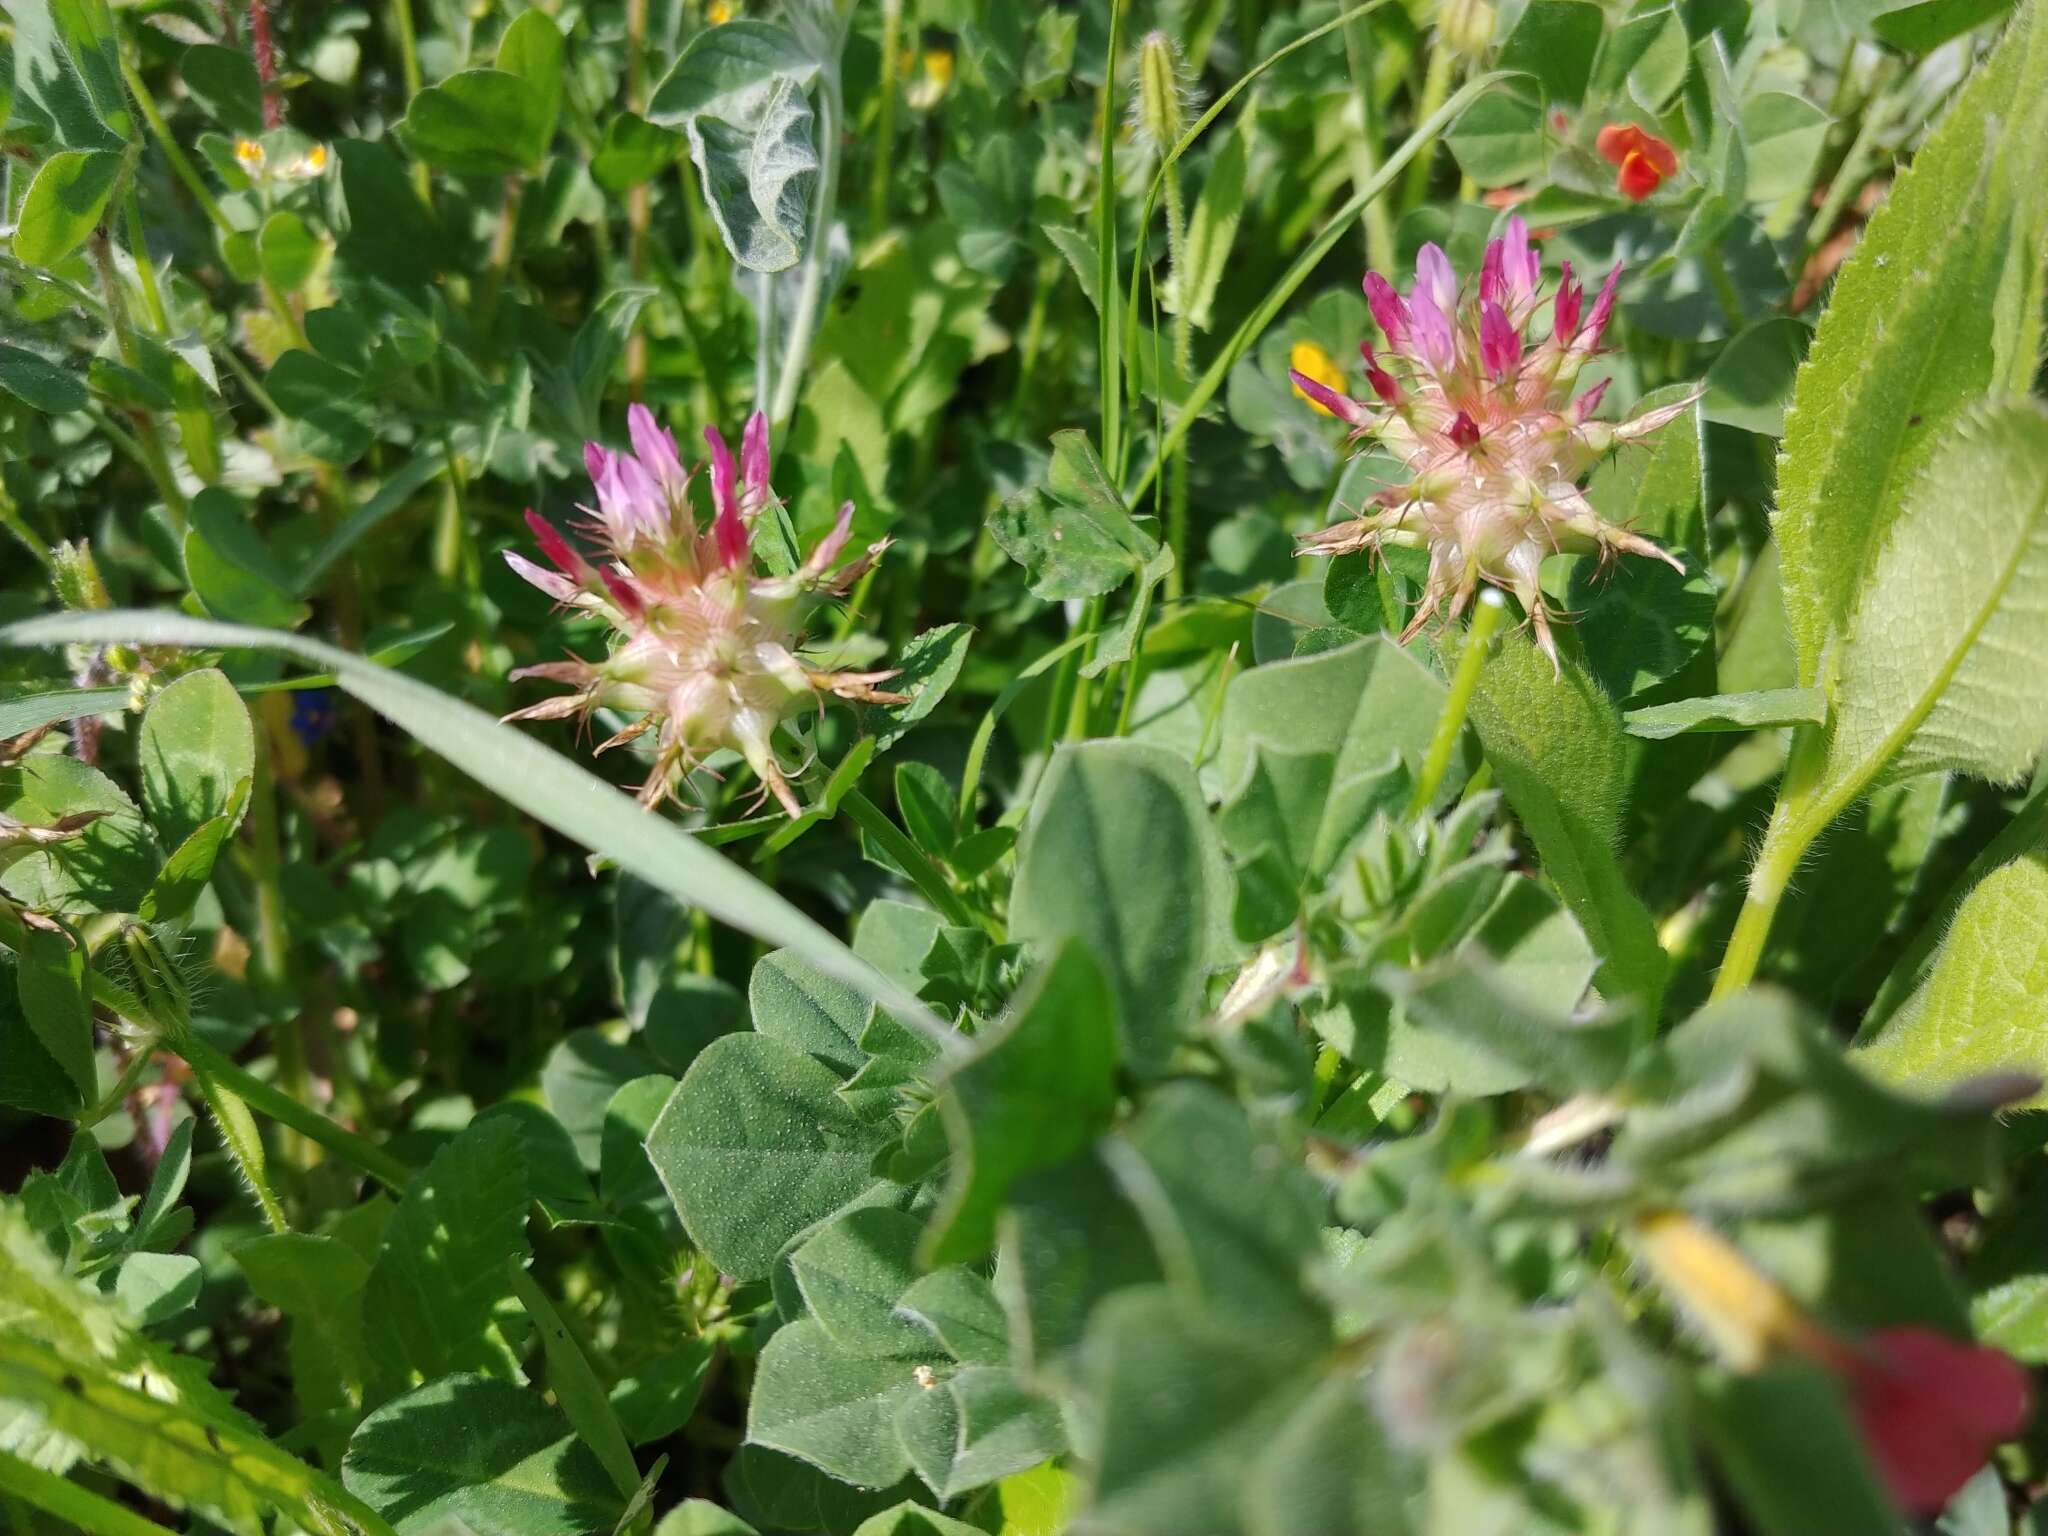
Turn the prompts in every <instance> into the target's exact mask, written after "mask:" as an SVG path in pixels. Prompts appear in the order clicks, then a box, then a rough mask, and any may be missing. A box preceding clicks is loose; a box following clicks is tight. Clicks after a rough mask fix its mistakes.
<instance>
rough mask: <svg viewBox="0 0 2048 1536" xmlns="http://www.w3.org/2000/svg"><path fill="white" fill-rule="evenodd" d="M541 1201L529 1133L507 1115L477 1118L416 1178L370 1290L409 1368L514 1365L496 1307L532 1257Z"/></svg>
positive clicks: (372, 1313)
mask: <svg viewBox="0 0 2048 1536" xmlns="http://www.w3.org/2000/svg"><path fill="white" fill-rule="evenodd" d="M531 1199H532V1193H531V1189H530V1186H529V1183H528V1179H527V1172H526V1160H525V1158H524V1156H523V1155H522V1154H521V1151H520V1146H519V1132H518V1130H517V1129H516V1128H515V1127H514V1126H512V1125H510V1124H508V1123H507V1122H505V1121H503V1120H479V1121H477V1122H476V1123H475V1124H473V1125H471V1126H470V1127H469V1128H468V1129H467V1130H465V1131H463V1132H462V1134H461V1135H459V1136H457V1137H456V1138H455V1139H454V1140H453V1141H451V1142H449V1143H448V1145H447V1146H445V1147H443V1148H442V1149H441V1150H440V1151H439V1152H437V1153H436V1154H435V1155H434V1160H433V1161H432V1162H431V1163H429V1164H428V1165H427V1166H426V1167H425V1168H424V1169H423V1170H422V1171H421V1172H419V1173H418V1174H416V1175H415V1176H414V1177H413V1181H412V1183H411V1185H409V1186H408V1187H407V1189H406V1194H405V1199H404V1200H403V1201H401V1202H400V1203H399V1207H398V1213H397V1214H396V1215H395V1216H393V1217H392V1218H391V1224H390V1225H389V1226H388V1227H386V1228H385V1231H384V1242H383V1245H382V1247H381V1248H379V1250H378V1253H377V1259H376V1262H375V1263H374V1264H373V1265H371V1267H370V1275H369V1279H368V1281H367V1282H366V1283H365V1286H364V1291H363V1308H364V1315H365V1316H366V1317H374V1318H376V1319H377V1326H378V1328H379V1330H380V1337H384V1338H387V1339H388V1340H389V1346H388V1347H389V1350H390V1354H391V1358H392V1359H393V1361H394V1363H395V1364H396V1365H397V1367H398V1368H399V1369H400V1370H401V1371H410V1372H412V1373H414V1374H415V1375H417V1376H419V1377H422V1378H426V1379H428V1380H431V1379H432V1378H434V1377H437V1376H445V1375H448V1374H449V1373H451V1372H453V1371H459V1370H464V1369H472V1370H479V1371H486V1372H496V1373H500V1374H507V1375H509V1374H511V1373H512V1372H513V1371H514V1369H515V1366H514V1362H513V1360H512V1357H511V1354H510V1351H509V1350H508V1349H507V1348H506V1345H505V1341H504V1339H503V1338H502V1337H501V1336H500V1335H499V1333H498V1329H497V1325H496V1323H495V1321H494V1320H493V1317H492V1314H493V1312H494V1311H495V1309H496V1308H497V1307H498V1305H499V1304H500V1303H501V1302H503V1301H504V1300H505V1299H506V1298H507V1297H509V1296H510V1295H511V1283H510V1279H509V1275H508V1271H509V1270H510V1268H511V1266H513V1265H514V1264H524V1263H525V1262H526V1258H527V1246H526V1207H527V1205H528V1204H529V1202H530V1201H531Z"/></svg>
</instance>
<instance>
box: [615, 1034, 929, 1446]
mask: <svg viewBox="0 0 2048 1536" xmlns="http://www.w3.org/2000/svg"><path fill="white" fill-rule="evenodd" d="M839 1084H840V1079H839V1077H838V1075H837V1074H836V1073H834V1072H833V1071H832V1070H831V1069H830V1068H828V1067H824V1066H821V1065H819V1064H818V1063H817V1062H816V1061H814V1060H812V1059H811V1058H810V1057H808V1056H805V1055H803V1054H802V1053H801V1052H799V1051H797V1050H796V1049H794V1048H793V1047H791V1046H788V1045H784V1044H783V1043H782V1042H781V1041H779V1040H774V1039H770V1038H768V1037H767V1036H764V1035H752V1034H748V1035H727V1036H725V1037H723V1038H722V1039H718V1040H714V1041H712V1042H711V1044H710V1045H708V1046H706V1047H705V1048H704V1050H703V1052H702V1053H701V1054H700V1055H699V1056H698V1057H697V1059H696V1060H695V1061H694V1062H692V1063H691V1064H690V1070H689V1071H688V1072H686V1073H684V1074H683V1079H682V1081H681V1082H680V1083H678V1084H677V1085H676V1091H675V1093H674V1094H673V1095H672V1096H671V1097H670V1099H669V1101H668V1103H667V1105H666V1106H664V1107H663V1109H662V1111H661V1116H660V1118H659V1119H657V1120H656V1121H655V1123H654V1129H653V1130H652V1131H650V1132H649V1133H648V1136H647V1155H648V1157H649V1158H650V1159H651V1160H652V1161H653V1163H654V1167H655V1171H656V1172H657V1173H659V1174H660V1175H661V1182H662V1183H663V1185H664V1186H666V1188H667V1189H668V1193H669V1198H670V1199H671V1200H673V1201H674V1202H675V1207H676V1214H677V1215H678V1216H680V1217H681V1218H682V1222H683V1225H684V1227H685V1228H687V1229H688V1231H689V1233H690V1237H691V1240H692V1241H693V1242H695V1243H696V1244H697V1245H698V1246H699V1247H700V1248H702V1249H704V1251H705V1252H706V1253H707V1254H708V1255H710V1258H711V1261H712V1262H713V1263H714V1264H716V1265H718V1267H719V1268H720V1269H721V1270H723V1271H725V1272H726V1273H727V1274H730V1275H735V1276H737V1277H738V1278H740V1279H743V1280H758V1279H761V1278H762V1277H764V1276H765V1275H767V1273H768V1271H769V1269H770V1268H771V1267H772V1266H773V1264H774V1262H775V1257H776V1255H777V1254H779V1253H780V1252H781V1251H782V1249H783V1247H784V1246H785V1245H786V1244H787V1243H788V1242H789V1241H790V1240H791V1239H792V1238H794V1237H796V1236H797V1235H798V1234H799V1233H801V1232H804V1231H806V1230H808V1229H809V1228H811V1227H813V1226H815V1225H816V1224H817V1223H819V1222H821V1221H823V1220H824V1219H825V1218H826V1217H828V1216H830V1215H832V1213H833V1212H835V1211H837V1210H839V1209H841V1208H842V1207H844V1206H846V1205H848V1204H850V1203H852V1202H853V1201H854V1200H855V1199H857V1198H858V1197H860V1196H861V1195H862V1194H864V1193H866V1192H867V1190H868V1189H869V1188H870V1186H872V1185H873V1184H874V1182H875V1179H874V1175H873V1174H872V1173H871V1172H870V1171H869V1169H870V1167H871V1165H872V1164H873V1162H874V1158H875V1154H876V1153H877V1152H878V1151H879V1150H881V1147H882V1144H883V1141H884V1140H885V1136H886V1132H885V1130H884V1128H882V1127H879V1126H874V1125H870V1124H868V1123H866V1122H865V1121H863V1120H861V1119H860V1118H859V1117H858V1116H857V1115H856V1114H855V1113H854V1112H853V1111H852V1110H851V1109H850V1108H848V1107H847V1105H846V1104H845V1103H844V1102H843V1101H842V1100H841V1099H840V1098H839V1096H838V1089H839ZM901 1475H902V1474H901V1473H898V1474H897V1476H899V1477H900V1476H901ZM884 1481H893V1479H884Z"/></svg>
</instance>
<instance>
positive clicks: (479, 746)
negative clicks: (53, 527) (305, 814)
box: [0, 610, 952, 1040]
mask: <svg viewBox="0 0 2048 1536" xmlns="http://www.w3.org/2000/svg"><path fill="white" fill-rule="evenodd" d="M95 640H96V641H98V642H100V643H105V642H108V641H115V640H124V641H137V642H141V643H145V644H167V645H186V646H196V647H221V648H227V649H240V648H243V647H253V648H256V649H268V650H278V651H283V652H284V653H286V654H287V655H291V656H294V657H296V658H298V659H299V660H301V661H303V662H305V663H307V664H308V665H310V666H312V667H314V668H316V669H319V670H321V671H325V672H331V673H333V674H334V676H335V679H336V681H337V682H338V684H339V685H340V686H341V687H342V688H343V689H344V690H346V691H347V692H349V693H351V694H353V695H354V696H356V697H357V698H360V699H362V700H363V701H364V702H365V703H367V704H369V705H371V707H372V708H374V709H376V710H377V711H378V713H380V714H382V715H384V716H385V718H387V719H389V720H391V721H393V722H394V723H395V724H397V725H399V726H401V727H402V728H404V729H405V730H407V731H409V732H411V733H412V735H413V736H415V737H416V738H417V739H418V740H419V741H420V742H421V743H422V744H423V745H426V746H428V747H430V748H431V749H433V750H434V751H435V752H437V753H439V754H440V755H441V756H443V757H445V758H447V759H449V760H450V761H451V762H453V763H455V764H456V766H457V767H459V768H461V769H462V770H463V771H464V772H465V773H467V774H469V775H470V776H471V777H472V778H475V779H476V780H477V781H478V782H479V783H481V784H483V785H484V786H485V787H486V788H488V789H490V790H492V791H493V792H495V793H497V794H499V795H502V796H503V797H504V798H505V799H507V800H509V801H510V802H511V803H512V804H514V805H516V806H518V807H519V808H520V809H521V810H523V811H525V812H526V813H527V814H528V815H530V816H533V817H534V818H536V819H537V820H539V821H541V822H542V823H543V824H544V825H547V826H549V827H552V828H554V829H555V830H556V831H557V832H560V833H561V834H562V835H564V836H565V837H569V838H571V839H573V840H575V841H576V842H579V843H581V844H582V845H583V846H584V847H586V848H589V849H591V850H592V851H594V852H597V853H601V854H603V855H604V856H605V857H607V858H609V859H611V860H612V861H613V862H614V863H616V864H617V865H618V866H619V867H620V868H621V869H622V870H624V871H626V872H627V873H629V874H633V875H637V876H638V877H640V878H641V879H643V880H645V881H647V883H648V884H650V885H652V886H655V887H656V888H657V889H659V890H662V891H665V892H666V893H667V894H669V895H670V896H672V897H674V898H675V899H676V900H678V901H681V902H684V903H686V904H688V905H690V906H694V907H699V908H702V909H703V910H704V911H706V912H708V913H709V914H710V915H711V916H713V917H715V918H717V919H719V920H720V921H722V922H726V923H730V924H731V925H732V926H734V927H736V928H739V929H741V930H742V931H743V932H746V933H750V934H753V935H754V936H755V937H757V938H759V939H761V940H763V941H764V942H766V943H768V944H771V945H782V946H785V947H787V948H789V949H791V950H793V951H795V952H796V953H798V954H800V955H802V956H803V957H804V958H805V959H806V960H808V961H809V962H810V963H811V964H812V965H814V966H816V967H817V968H818V969H819V970H820V971H822V972H824V973H825V974H826V975H829V976H834V977H837V978H838V979H839V980H841V981H844V982H846V983H848V984H849V985H851V986H854V987H856V988H858V989H860V990H861V991H862V992H864V993H866V994H867V995H868V996H869V997H871V998H873V999H874V1000H875V1001H876V1002H878V1003H881V1004H882V1005H883V1006H885V1007H887V1008H888V1010H889V1011H890V1012H891V1013H892V1014H894V1015H895V1016H896V1018H897V1019H898V1020H900V1021H901V1022H903V1023H905V1024H906V1025H909V1026H911V1027H913V1028H916V1029H918V1030H919V1031H920V1032H921V1033H924V1034H926V1035H928V1036H930V1037H931V1038H933V1039H943V1040H950V1039H951V1038H952V1031H951V1030H950V1029H949V1028H948V1027H947V1026H946V1025H945V1024H943V1023H941V1022H940V1021H939V1020H938V1019H936V1018H935V1017H934V1016H933V1015H932V1012H931V1010H930V1009H929V1008H927V1007H926V1006H925V1005H924V1004H923V1003H921V1002H919V1001H918V1000H917V998H915V997H914V996H911V995H910V994H908V993H906V992H905V991H904V990H903V989H902V988H901V987H898V986H896V985H895V984H894V983H892V982H890V981H889V980H888V979H887V978H886V977H884V976H882V975H881V974H880V973H879V972H877V971H876V970H875V969H874V968H873V967H872V966H870V965H868V964H867V963H866V962H865V961H863V960H861V959H859V958H858V957H857V956H856V955H854V954H853V952H852V951H851V950H849V949H848V948H847V947H846V945H845V944H843V943H842V942H840V941H839V940H838V939H837V938H835V937H833V936H832V935H831V934H830V933H828V932H827V931H826V930H825V929H824V928H823V927H821V926H820V925H819V924H818V923H817V922H815V921H814V920H813V919H811V918H810V917H808V916H806V915H805V914H804V913H803V912H801V911H800V910H799V909H798V908H796V907H795V906H794V905H792V904H791V903H790V902H788V901H786V900H784V899H783V898H782V897H780V896H778V895H776V894H775V893H774V892H773V891H771V890H769V889H768V888H767V887H766V886H764V885H762V884H761V883H760V882H759V881H757V880H755V879H754V878H753V877H751V876H750V875H748V874H746V873H745V872H744V871H743V870H741V869H739V868H737V867H736V866H734V865H732V864H730V863H728V862H727V861H726V860H724V859H722V858H720V857H719V856H718V855H716V854H715V853H712V852H711V851H710V850H709V849H707V848H706V847H704V845H703V844H701V843H700V842H698V841H697V840H696V839H694V838H692V837H691V836H690V835H689V834H688V833H687V832H684V831H683V830H681V829H680V828H679V827H677V826H676V825H675V824H674V823H673V822H669V821H665V820H663V819H661V818H660V817H655V816H649V815H647V814H645V813H644V812H643V811H642V810H641V809H640V808H639V807H638V806H636V805H635V804H634V803H633V802H632V801H631V800H630V799H629V798H627V797H626V796H624V795H621V794H620V793H619V792H618V791H617V790H616V789H614V788H613V787H612V786H611V785H609V784H607V783H605V782H604V781H603V780H602V779H599V778H597V777H596V776H595V775H594V774H591V773H589V772H587V771H585V770H584V769H582V768H579V767H577V766H576V765H574V764H573V763H570V762H568V761H567V760H565V759H564V758H563V757H562V756H561V755H560V754H559V753H556V752H553V751H550V750H549V749H548V748H546V747H544V746H542V745H541V744H540V743H539V742H537V741H534V740H533V739H532V738H530V737H528V736H525V735H523V734H522V733H520V732H519V731H517V730H515V729H513V728H512V727H511V726H508V725H505V724H503V723H501V722H499V721H497V720H494V719H492V718H491V716H489V715H487V714H485V713H484V712H483V711H482V710H480V709H477V708H476V707H475V706H474V705H470V704H467V703H464V702H463V701H462V700H460V699H456V698H453V697H451V696H449V695H447V694H444V693H442V692H440V691H439V690H438V689H435V688H432V687H429V686H428V685H427V684H425V683H421V682H418V681H416V680H414V679H412V678H409V677H406V676H405V675H404V674H402V673H398V672H393V671H389V670H387V669H386V668H383V667H380V666H378V665H376V664H375V663H374V662H370V661H367V660H365V659H363V658H362V657H359V656H352V655H350V654H349V653H348V652H346V651H341V650H337V649H335V648H334V647H333V646H329V645H323V644H321V643H320V642H318V641H315V640H308V639H304V638H301V637H299V636H295V635H284V634H277V633H274V632H270V631H266V630H260V629H245V628H241V627H239V626H235V625H227V624H210V623H206V622H203V621H199V620H193V619H187V618H183V617H180V616H178V615H174V614H154V613H139V612H133V611H130V612H122V611H120V610H111V611H107V612H99V613H78V614H64V615H58V616H52V617H49V618H44V619H37V620H30V621H27V622H25V623H21V624H14V625H9V626H7V627H6V628H4V629H0V646H4V645H56V644H65V643H69V642H71V641H95ZM74 766H76V767H79V768H80V769H83V765H82V764H81V765H74ZM43 771H45V772H47V771H49V770H47V768H46V769H44V770H43ZM83 771H86V772H90V770H83ZM5 785H6V779H5V776H4V775H0V810H7V811H13V813H14V814H16V815H21V814H22V812H20V811H15V810H14V807H13V806H12V805H11V804H8V803H6V802H7V800H8V798H9V797H8V796H7V794H6V791H5ZM108 788H109V789H111V788H112V786H111V785H109V786H108ZM121 803H122V804H125V800H124V801H122V802H121ZM71 808H73V809H79V808H83V807H71ZM110 808H111V807H110ZM129 810H130V813H131V817H132V807H130V808H129ZM57 814H62V812H61V811H59V812H58V813H57ZM24 819H27V818H24ZM109 819H110V820H111V819H112V818H109ZM97 830H98V826H97V825H96V826H95V828H93V829H92V831H97ZM92 831H88V833H87V834H86V835H87V836H88V837H90V836H91V835H92ZM36 857H37V858H47V857H48V855H37V856H36ZM28 862H34V861H33V860H31V861H28ZM22 867H23V866H16V868H15V870H11V871H9V872H8V873H9V876H10V877H12V876H13V875H15V874H17V873H18V872H19V871H20V869H21V868H22ZM154 867H155V866H154V864H153V863H152V864H151V866H150V871H146V872H145V873H144V875H143V881H144V883H146V882H147V880H148V877H149V873H150V872H153V870H154ZM9 884H10V886H11V885H12V884H13V881H12V879H11V878H10V879H9ZM109 905H112V906H114V907H115V909H117V910H128V909H126V908H122V907H120V906H119V904H118V903H113V904H109Z"/></svg>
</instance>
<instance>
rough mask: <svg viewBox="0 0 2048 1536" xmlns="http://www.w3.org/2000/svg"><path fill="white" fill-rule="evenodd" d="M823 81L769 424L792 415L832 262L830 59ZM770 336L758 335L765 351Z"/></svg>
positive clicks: (835, 147) (766, 303) (834, 179)
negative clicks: (813, 173) (799, 253)
mask: <svg viewBox="0 0 2048 1536" xmlns="http://www.w3.org/2000/svg"><path fill="white" fill-rule="evenodd" d="M829 76H830V77H829V78H828V79H827V80H826V81H825V83H824V86H823V88H822V89H820V90H819V92H818V162H819V164H818V195H817V197H816V199H815V200H814V201H813V202H812V204H811V238H810V241H809V243H808V245H809V248H808V249H807V250H806V251H805V252H804V275H803V284H802V286H801V287H799V288H798V289H797V295H796V311H795V313H794V314H792V315H791V316H790V317H789V345H788V346H787V347H786V348H785V349H784V350H783V354H782V372H781V375H780V376H779V377H778V378H777V379H776V381H775V401H774V408H773V409H772V410H770V411H769V413H768V420H769V421H770V422H772V423H777V424H780V423H783V422H786V421H788V420H789V418H790V415H791V413H792V412H794V411H795V410H796V397H797V395H798V394H799V393H800V392H801V391H802V389H803V387H804V365H805V363H806V362H808V361H809V360H810V355H811V338H812V334H813V333H814V332H815V331H816V330H817V329H818V311H819V308H820V307H821V306H822V305H823V303H824V300H825V269H826V268H827V267H828V266H830V265H831V260H832V210H833V208H834V207H835V206H836V205H837V203H838V200H839V113H840V107H839V78H838V77H839V64H838V61H837V60H836V59H835V60H834V61H833V62H832V64H831V66H830V70H829ZM774 291H775V290H774V283H773V280H772V279H770V278H767V277H763V278H762V279H761V292H762V295H763V299H762V305H761V312H762V313H763V314H764V315H766V314H769V313H771V311H772V305H773V301H772V300H771V299H769V298H768V297H767V295H769V294H772V293H773V292H774ZM771 336H772V332H769V331H766V330H764V331H763V333H762V344H763V345H764V346H765V345H766V344H767V342H768V340H769V339H770V338H771Z"/></svg>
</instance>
